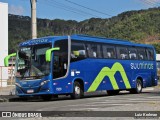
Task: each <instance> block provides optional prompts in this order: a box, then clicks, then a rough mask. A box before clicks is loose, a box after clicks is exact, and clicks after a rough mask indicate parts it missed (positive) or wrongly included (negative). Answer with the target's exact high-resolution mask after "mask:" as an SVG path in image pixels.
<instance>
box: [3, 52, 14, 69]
mask: <svg viewBox="0 0 160 120" xmlns="http://www.w3.org/2000/svg"><path fill="white" fill-rule="evenodd" d="M13 56H16V53H12V54H10V55H8V56H6V57H5V58H4V66H5V67H8V61H9V59H10V58H11V57H13Z"/></svg>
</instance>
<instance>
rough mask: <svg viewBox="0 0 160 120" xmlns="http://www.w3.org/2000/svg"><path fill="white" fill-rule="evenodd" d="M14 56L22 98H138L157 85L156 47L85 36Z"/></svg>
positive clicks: (29, 44)
mask: <svg viewBox="0 0 160 120" xmlns="http://www.w3.org/2000/svg"><path fill="white" fill-rule="evenodd" d="M12 56H16V67H15V82H16V83H15V85H16V94H17V95H18V96H20V97H27V96H28V97H29V96H41V97H42V98H43V99H44V100H50V99H51V98H52V97H53V96H54V97H57V96H58V95H71V97H72V98H74V99H77V98H82V97H83V96H84V93H85V92H94V91H101V90H106V91H107V93H108V94H109V95H116V94H118V93H119V91H121V90H128V91H130V92H131V93H140V92H141V91H142V88H145V87H151V86H156V85H157V69H156V52H155V49H154V47H153V46H151V45H145V44H137V43H133V42H129V41H125V40H118V39H107V38H101V37H93V36H86V35H71V36H50V37H43V38H38V39H33V40H28V41H26V42H22V43H20V45H19V49H18V51H17V53H13V54H11V55H9V56H7V57H6V58H5V65H6V66H7V65H8V59H9V58H10V57H12Z"/></svg>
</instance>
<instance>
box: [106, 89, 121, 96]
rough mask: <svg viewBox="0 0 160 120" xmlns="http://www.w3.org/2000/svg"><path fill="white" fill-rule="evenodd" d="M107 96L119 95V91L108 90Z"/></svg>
mask: <svg viewBox="0 0 160 120" xmlns="http://www.w3.org/2000/svg"><path fill="white" fill-rule="evenodd" d="M107 94H108V95H118V94H119V90H107Z"/></svg>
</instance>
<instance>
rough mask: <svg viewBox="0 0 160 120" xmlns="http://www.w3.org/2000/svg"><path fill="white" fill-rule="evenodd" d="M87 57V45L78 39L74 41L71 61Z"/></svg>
mask: <svg viewBox="0 0 160 120" xmlns="http://www.w3.org/2000/svg"><path fill="white" fill-rule="evenodd" d="M85 58H86V50H85V45H84V44H83V43H80V42H78V41H72V45H71V62H73V61H78V60H82V59H85Z"/></svg>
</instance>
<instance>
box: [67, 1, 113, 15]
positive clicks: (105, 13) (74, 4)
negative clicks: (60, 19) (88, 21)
mask: <svg viewBox="0 0 160 120" xmlns="http://www.w3.org/2000/svg"><path fill="white" fill-rule="evenodd" d="M65 1H66V2H69V3H71V4H74V5H77V6H79V7H82V8H85V9H88V10H91V11H94V12H97V13H100V14H103V15H107V16H110V17H111V16H112V15H110V14H107V13H103V12H101V11H98V10H95V9H92V8H89V7H86V6H83V5H80V4H78V3H75V2H72V1H70V0H65Z"/></svg>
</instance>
